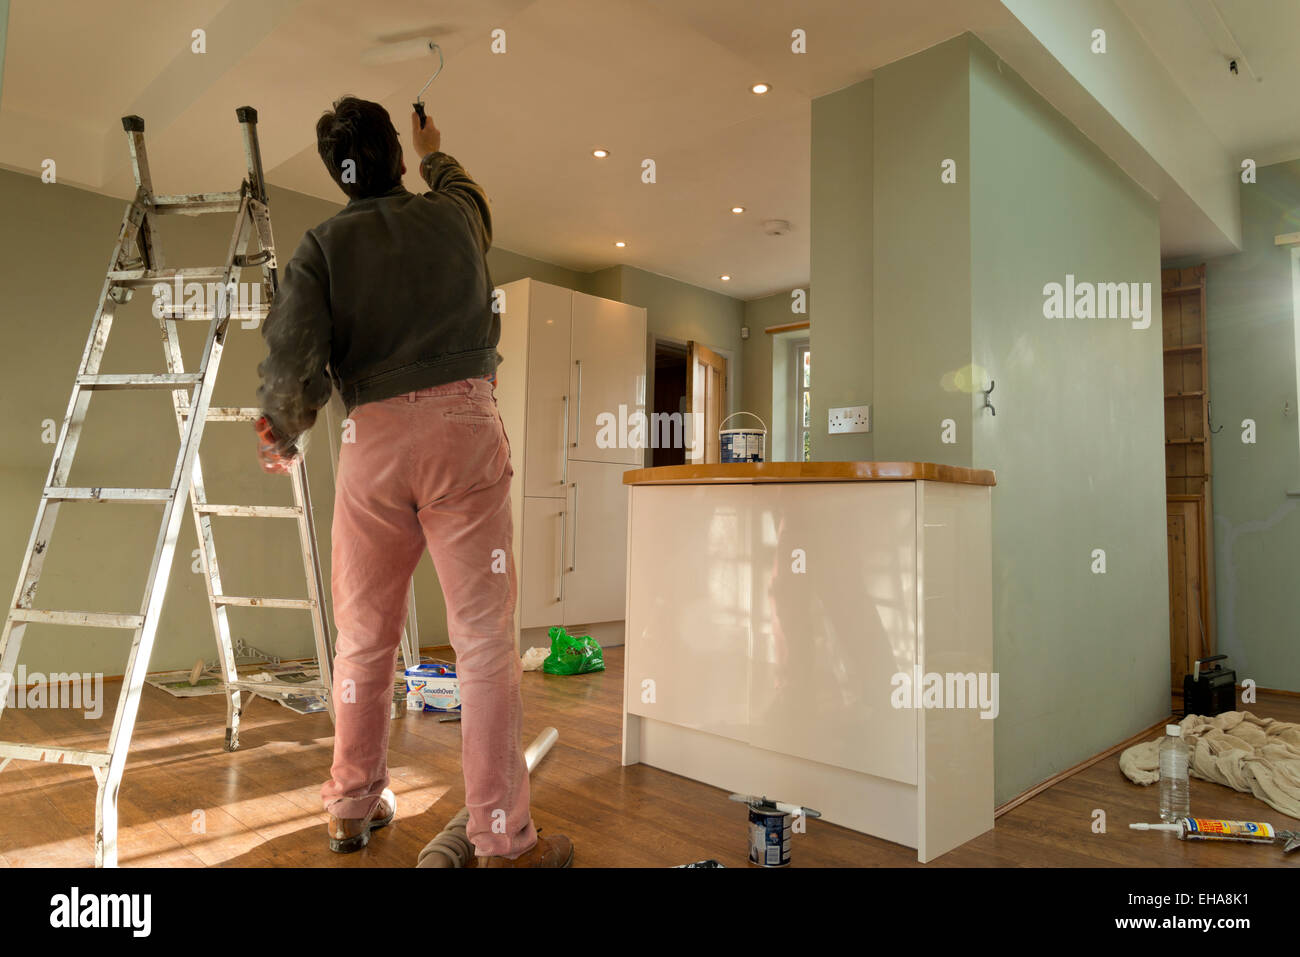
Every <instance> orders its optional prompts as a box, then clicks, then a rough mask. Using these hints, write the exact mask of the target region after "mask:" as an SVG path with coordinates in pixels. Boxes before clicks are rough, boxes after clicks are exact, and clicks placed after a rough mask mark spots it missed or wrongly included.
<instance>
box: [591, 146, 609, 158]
mask: <svg viewBox="0 0 1300 957" xmlns="http://www.w3.org/2000/svg"><path fill="white" fill-rule="evenodd" d="M591 155H592V156H594V157H596V159H599V160H603V159H604V158H605V157H606V156H608V155H609V150H606V149H594V150H592V151H591Z"/></svg>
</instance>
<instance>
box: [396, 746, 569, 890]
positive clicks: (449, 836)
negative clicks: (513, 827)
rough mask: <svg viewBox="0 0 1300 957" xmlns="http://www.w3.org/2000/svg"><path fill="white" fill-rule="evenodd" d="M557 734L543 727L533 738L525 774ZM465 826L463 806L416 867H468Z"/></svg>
mask: <svg viewBox="0 0 1300 957" xmlns="http://www.w3.org/2000/svg"><path fill="white" fill-rule="evenodd" d="M559 737H560V732H558V731H556V730H555V729H554V728H543V729H542V733H541V734H539V735H538V736H537V737H536V738H534V739H533V743H532V744H530V745H529V746H528V748H527V750H525V751H524V763H525V764H526V765H527V766H528V773H529V774H532V773H533V768H535V767H537V765H538V763H539V762H540V761H541V760H542V758H544V757H546V753H547V752H548V751H550V750H551V747H552V746H553V745H554V744H555V742H556V741H557V740H559ZM468 824H469V808H467V807H463V808H461V809H460V810H459V811H457V812H456V814H455V816H454V817H452V819H451V820H450V821H448V822H447V826H446V827H444V828H443V829H442V831H441V832H440V833H439V834H438V836H437V837H435V838H434V839H433V840H432V841H430V842H429V843H428V844H426V845H425V846H424V850H422V851H421V852H420V858H419V861H418V862H417V863H416V865H415V866H416V867H469V866H470V863H471V862H472V861H473V860H474V845H473V844H472V843H471V842H470V839H469V835H468V834H466V833H465V828H466V827H467V826H468Z"/></svg>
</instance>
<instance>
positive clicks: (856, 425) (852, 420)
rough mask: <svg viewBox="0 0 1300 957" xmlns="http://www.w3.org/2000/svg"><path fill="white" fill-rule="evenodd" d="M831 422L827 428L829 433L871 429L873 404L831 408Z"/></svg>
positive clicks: (836, 433) (868, 430)
mask: <svg viewBox="0 0 1300 957" xmlns="http://www.w3.org/2000/svg"><path fill="white" fill-rule="evenodd" d="M829 416H830V423H829V425H828V426H827V428H826V432H827V434H829V435H838V434H841V433H845V432H870V431H871V406H869V405H848V406H845V407H844V408H842V409H831V410H830V412H829Z"/></svg>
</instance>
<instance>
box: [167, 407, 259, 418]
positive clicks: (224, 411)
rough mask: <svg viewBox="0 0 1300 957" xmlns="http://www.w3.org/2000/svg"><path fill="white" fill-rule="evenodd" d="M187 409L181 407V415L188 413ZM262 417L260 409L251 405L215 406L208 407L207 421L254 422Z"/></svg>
mask: <svg viewBox="0 0 1300 957" xmlns="http://www.w3.org/2000/svg"><path fill="white" fill-rule="evenodd" d="M189 414H190V410H189V409H181V415H189ZM261 417H262V410H261V409H256V408H253V407H251V406H245V407H242V408H241V407H239V406H229V405H226V406H216V407H214V408H211V409H208V415H207V418H206V420H205V421H207V422H256V421H257V420H258V419H259V418H261Z"/></svg>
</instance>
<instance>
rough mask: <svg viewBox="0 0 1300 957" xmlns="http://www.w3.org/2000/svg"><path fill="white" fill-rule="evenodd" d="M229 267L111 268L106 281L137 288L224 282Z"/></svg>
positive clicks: (228, 272)
mask: <svg viewBox="0 0 1300 957" xmlns="http://www.w3.org/2000/svg"><path fill="white" fill-rule="evenodd" d="M229 274H230V269H229V268H228V267H225V266H215V267H200V268H192V269H186V268H183V267H182V268H180V269H113V270H110V271H109V273H108V281H109V282H110V283H112V284H113V285H115V286H126V287H128V288H137V287H143V286H152V285H154V284H155V283H160V282H163V283H174V282H176V281H178V280H179V281H180V282H181V284H182V285H184V284H185V283H189V282H197V283H209V282H218V283H224V282H225V280H226V276H228V275H229Z"/></svg>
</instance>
